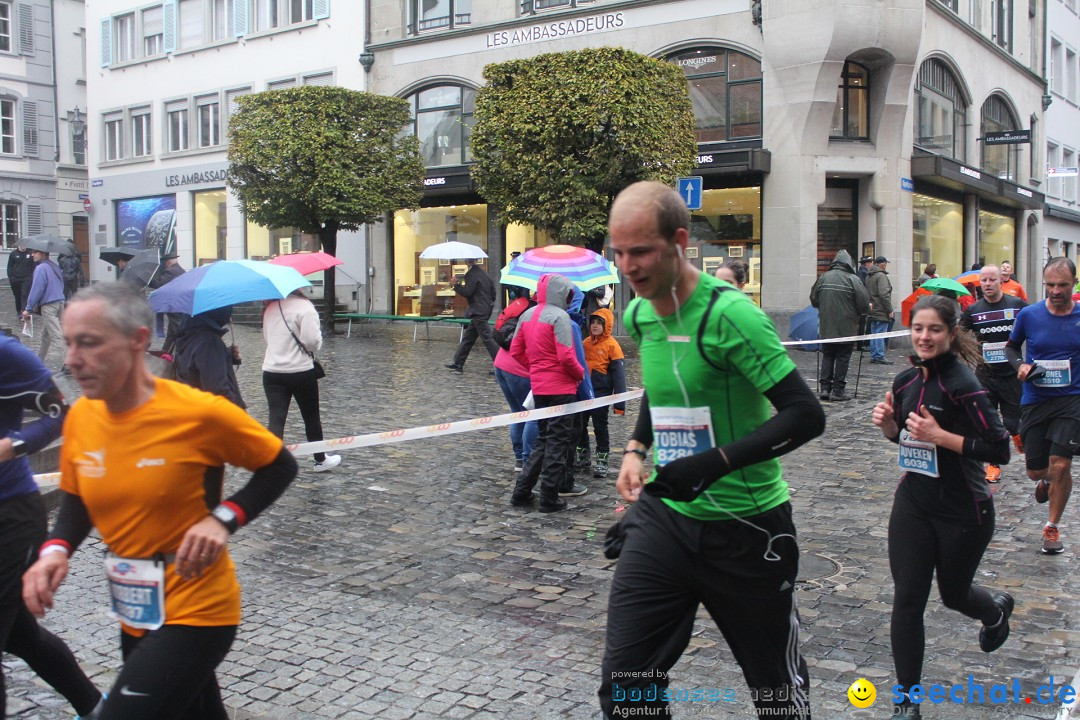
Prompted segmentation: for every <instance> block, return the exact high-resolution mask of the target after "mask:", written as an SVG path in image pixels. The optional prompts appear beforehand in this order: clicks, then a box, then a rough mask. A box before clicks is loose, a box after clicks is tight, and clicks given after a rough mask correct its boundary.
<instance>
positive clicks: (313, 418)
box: [263, 369, 326, 462]
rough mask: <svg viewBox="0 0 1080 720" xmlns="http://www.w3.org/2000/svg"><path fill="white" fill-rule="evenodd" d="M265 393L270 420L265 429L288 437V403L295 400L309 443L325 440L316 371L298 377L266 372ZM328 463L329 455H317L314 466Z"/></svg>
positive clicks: (296, 375) (309, 371) (290, 374)
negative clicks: (286, 425) (324, 461)
mask: <svg viewBox="0 0 1080 720" xmlns="http://www.w3.org/2000/svg"><path fill="white" fill-rule="evenodd" d="M263 391H264V392H265V393H266V405H267V411H268V414H269V416H270V418H269V421H268V422H267V423H266V429H267V430H269V431H270V432H272V433H274V434H275V435H277V436H278V437H279V438H284V437H285V418H287V417H288V416H289V403H291V402H292V399H293V398H296V406H297V407H298V408H300V417H301V418H303V420H304V434H305V435H306V436H307V441H308V442H316V441H318V440H322V439H323V431H322V418H321V416H320V415H319V380H318V378H316V377H315V370H314V369H311V370H305V371H303V372H298V373H277V372H267V371H265V370H264V371H263ZM325 459H326V453H315V462H322V461H323V460H325Z"/></svg>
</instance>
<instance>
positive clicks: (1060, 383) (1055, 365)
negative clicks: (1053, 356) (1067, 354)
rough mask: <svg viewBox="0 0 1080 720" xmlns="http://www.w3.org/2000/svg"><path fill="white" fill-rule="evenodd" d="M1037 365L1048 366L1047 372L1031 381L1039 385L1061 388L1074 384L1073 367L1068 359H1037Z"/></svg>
mask: <svg viewBox="0 0 1080 720" xmlns="http://www.w3.org/2000/svg"><path fill="white" fill-rule="evenodd" d="M1035 364H1036V365H1039V366H1041V367H1044V368H1046V374H1045V375H1043V376H1042V377H1041V378H1039V379H1038V380H1032V381H1031V383H1032V384H1033V385H1036V386H1038V387H1044V388H1059V387H1069V386H1070V385H1072V368H1071V367H1070V366H1069V361H1068V360H1036V361H1035Z"/></svg>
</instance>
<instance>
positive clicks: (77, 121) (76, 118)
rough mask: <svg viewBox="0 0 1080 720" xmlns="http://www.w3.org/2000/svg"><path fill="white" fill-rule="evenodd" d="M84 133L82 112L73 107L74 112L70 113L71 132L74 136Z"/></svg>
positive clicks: (84, 123) (84, 124) (84, 122)
mask: <svg viewBox="0 0 1080 720" xmlns="http://www.w3.org/2000/svg"><path fill="white" fill-rule="evenodd" d="M85 131H86V121H85V120H83V114H82V110H80V109H79V106H78V105H76V106H75V112H73V113H71V132H72V133H73V134H74V135H82V134H83V132H85Z"/></svg>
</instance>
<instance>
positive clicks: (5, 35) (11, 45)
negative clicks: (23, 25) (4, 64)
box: [0, 0, 15, 53]
mask: <svg viewBox="0 0 1080 720" xmlns="http://www.w3.org/2000/svg"><path fill="white" fill-rule="evenodd" d="M14 20H15V8H14V3H11V2H7V0H4V1H3V2H0V52H11V53H13V52H15V37H14V36H13V35H12V32H11V27H12V24H13V23H14Z"/></svg>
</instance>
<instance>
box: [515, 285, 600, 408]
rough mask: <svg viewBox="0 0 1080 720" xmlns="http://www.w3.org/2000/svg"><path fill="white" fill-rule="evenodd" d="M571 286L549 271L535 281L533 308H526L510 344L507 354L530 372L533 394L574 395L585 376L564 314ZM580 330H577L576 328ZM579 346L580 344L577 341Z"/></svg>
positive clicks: (567, 317) (572, 334) (569, 321)
mask: <svg viewBox="0 0 1080 720" xmlns="http://www.w3.org/2000/svg"><path fill="white" fill-rule="evenodd" d="M572 290H573V285H571V284H570V281H569V280H567V279H566V278H564V277H563V276H562V275H556V274H553V273H548V274H546V275H542V276H541V277H540V281H539V282H538V283H537V291H536V301H537V305H536V307H531V308H529V309H528V310H526V311H525V312H524V313H523V314H522V316H521V319H520V320H518V329H517V332H516V333H515V334H514V341H513V343H511V345H510V354H511V355H512V356H513V357H514V360H516V361H517V362H518V363H519V364H520V365H521V366H522V367H523V368H525V369H526V370H528V371H529V381H530V382H531V383H532V390H533V393H534V394H536V395H573V394H575V393H576V392H577V387H578V383H580V382H581V381H582V379H583V378H584V377H585V368H584V363H583V362H582V361H579V360H578V356H577V352H576V349H575V347H574V330H575V325H574V323H573V321H572V320H570V316H569V315H568V314H567V313H566V307H567V298H568V297H570V294H571V291H572ZM578 332H579V333H580V330H579V331H578ZM577 344H578V346H579V347H580V346H581V342H580V340H579V341H578V343H577Z"/></svg>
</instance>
